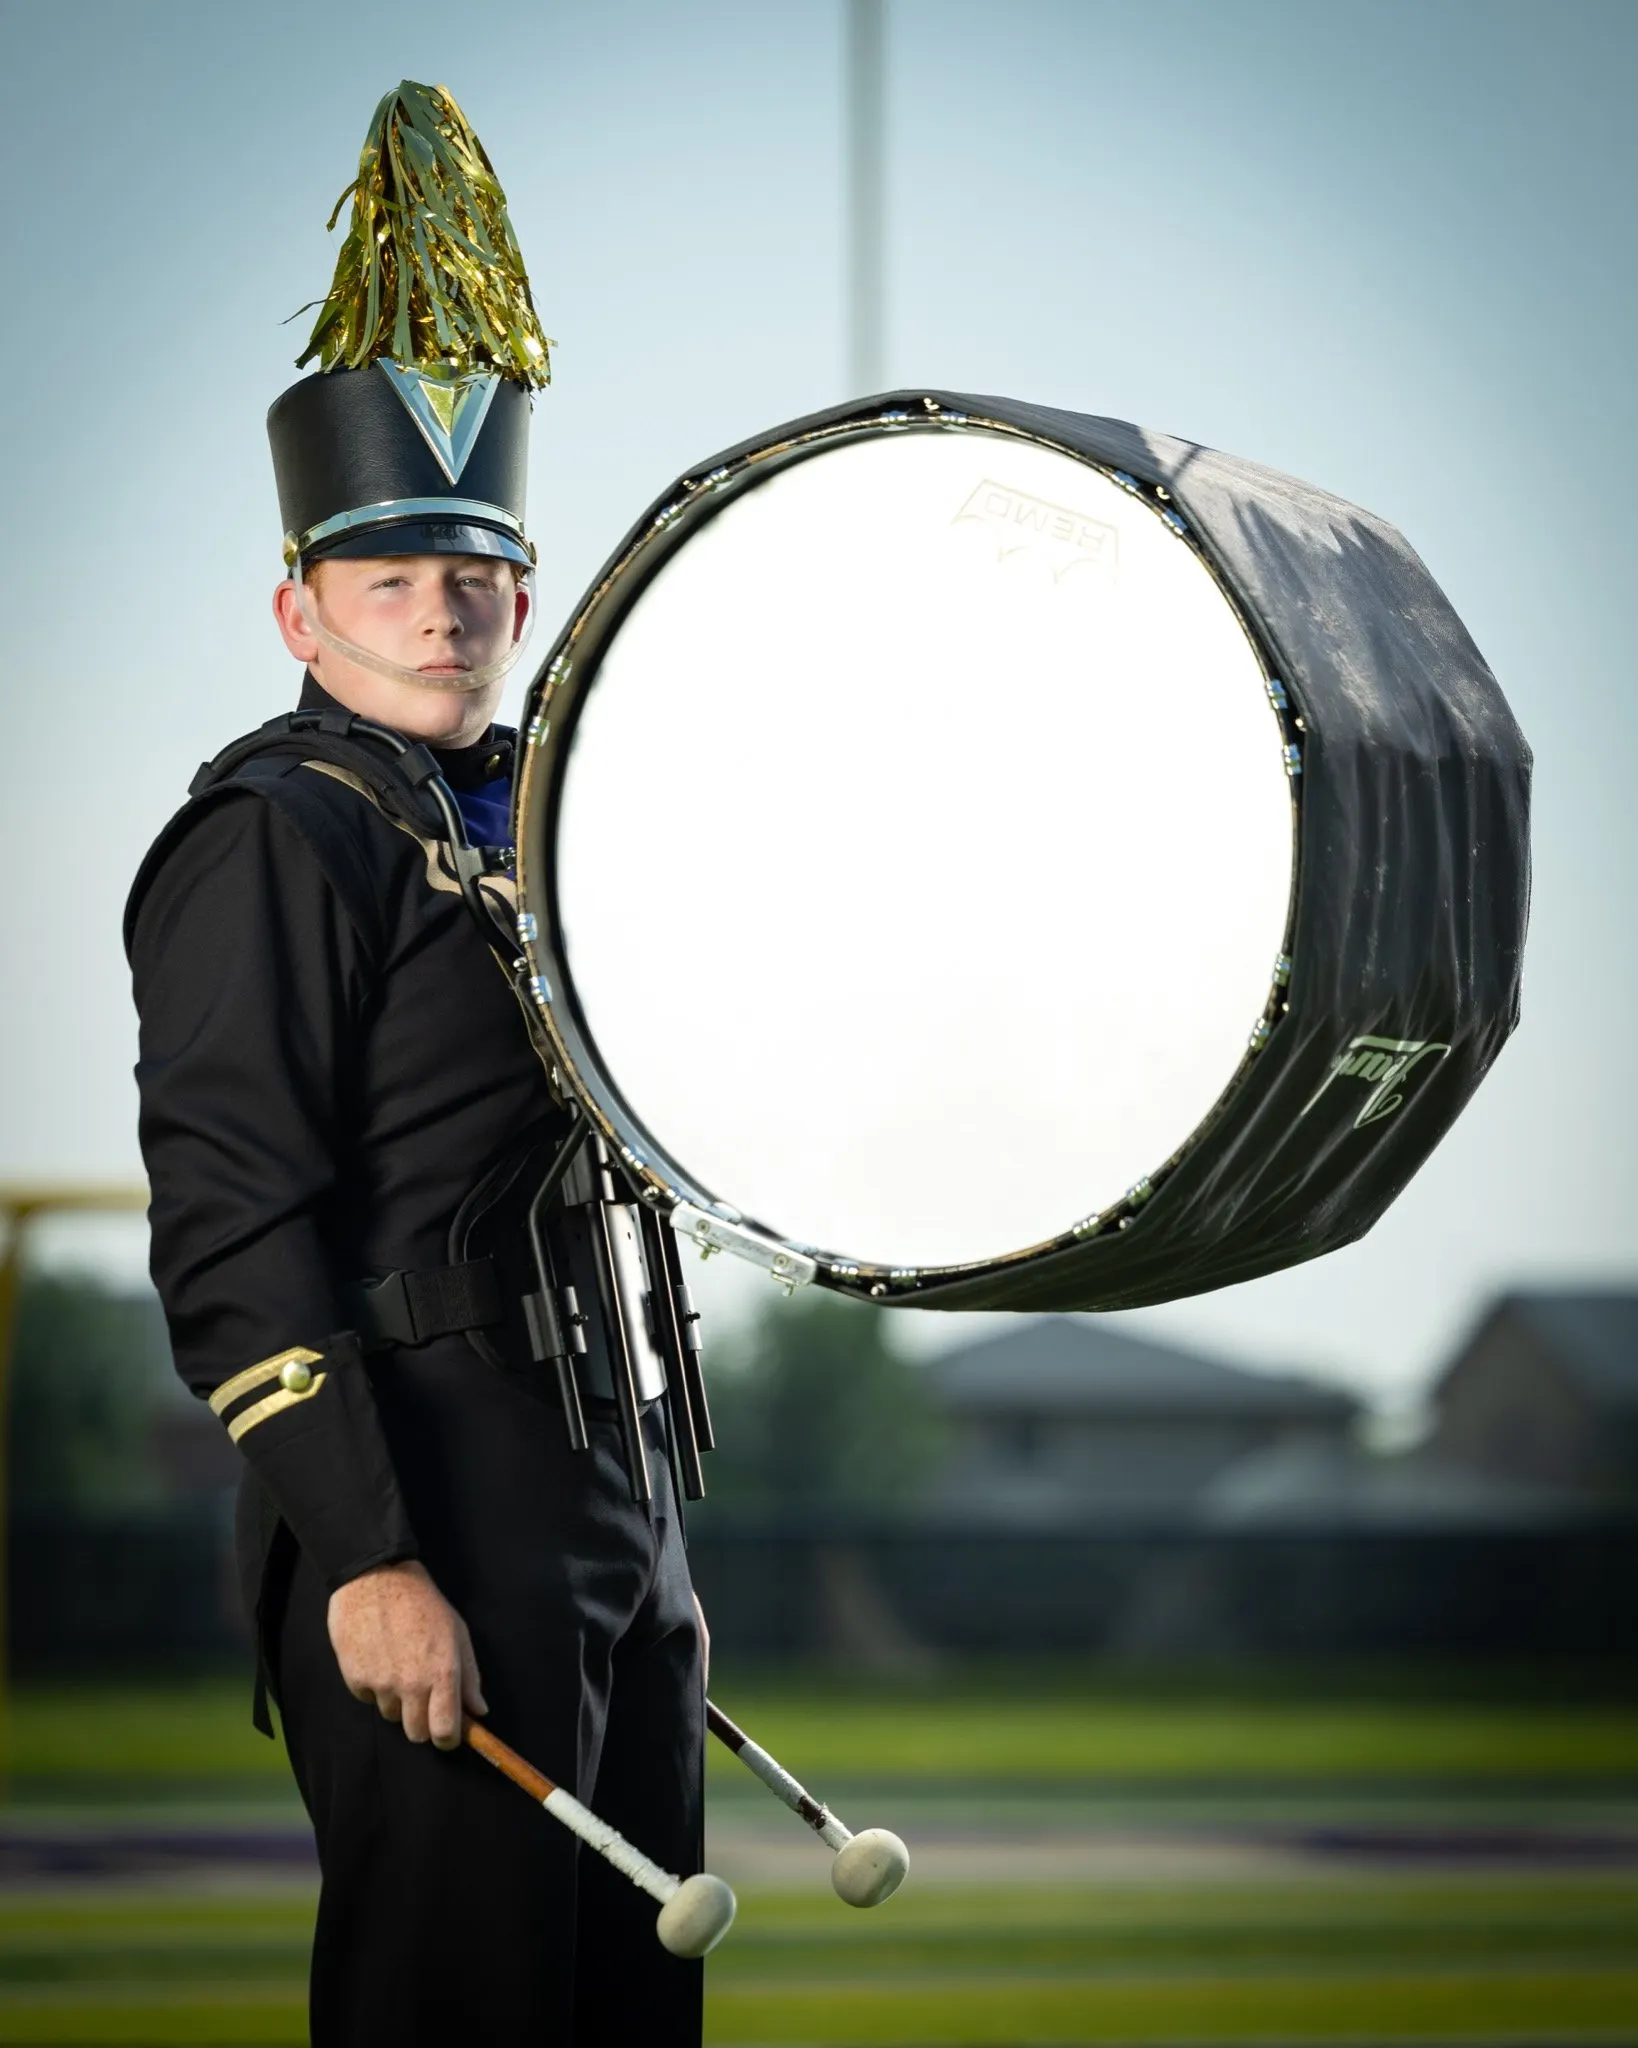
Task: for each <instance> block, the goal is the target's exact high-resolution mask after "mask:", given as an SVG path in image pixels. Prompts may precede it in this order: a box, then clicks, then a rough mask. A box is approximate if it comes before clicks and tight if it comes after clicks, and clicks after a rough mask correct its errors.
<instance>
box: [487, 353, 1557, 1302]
mask: <svg viewBox="0 0 1638 2048" xmlns="http://www.w3.org/2000/svg"><path fill="white" fill-rule="evenodd" d="M521 756H522V766H521V777H520V787H519V797H518V804H519V811H518V820H517V824H518V855H519V889H520V905H521V911H520V925H519V929H520V935H521V937H522V940H523V945H524V952H525V961H526V971H527V976H528V979H529V986H530V990H531V992H532V995H533V999H534V1001H535V1003H536V1004H537V1006H538V1009H539V1012H540V1017H541V1021H542V1024H543V1027H544V1031H545V1034H546V1036H547V1038H548V1039H549V1041H550V1045H551V1048H552V1051H553V1053H554V1055H555V1058H556V1060H557V1063H558V1066H559V1068H560V1071H561V1074H562V1077H563V1079H564V1082H565V1085H566V1087H567V1089H568V1090H569V1091H572V1093H574V1094H575V1095H577V1096H578V1097H579V1099H580V1100H581V1102H582V1103H583V1104H584V1106H585V1108H586V1110H587V1112H588V1113H589V1115H590V1117H591V1118H592V1120H593V1121H594V1123H595V1124H596V1126H597V1127H598V1128H599V1129H600V1131H601V1132H602V1134H603V1135H604V1137H605V1138H606V1139H607V1141H608V1142H609V1144H610V1146H611V1147H612V1149H613V1150H614V1151H615V1152H616V1153H617V1154H618V1156H619V1158H620V1159H621V1160H622V1161H623V1163H624V1165H625V1168H626V1171H627V1173H628V1174H629V1176H630V1178H631V1180H632V1183H633V1185H634V1186H635V1188H636V1189H637V1191H638V1193H639V1194H640V1196H641V1197H642V1198H643V1199H644V1200H646V1201H649V1202H651V1203H653V1204H654V1205H655V1206H656V1207H658V1208H661V1209H663V1210H665V1211H667V1212H669V1213H670V1214H671V1215H672V1219H673V1221H674V1223H675V1224H676V1226H677V1227H678V1229H679V1230H680V1231H682V1232H684V1233H685V1234H687V1235H689V1236H692V1237H694V1238H696V1239H697V1240H698V1241H699V1242H700V1244H701V1245H702V1246H703V1247H706V1248H711V1247H724V1248H727V1249H730V1250H737V1251H740V1252H742V1253H744V1254H745V1255H747V1256H749V1257H752V1258H754V1259H756V1260H758V1261H759V1262H760V1263H762V1264H764V1265H766V1266H768V1267H769V1268H770V1269H771V1270H773V1271H774V1272H775V1274H776V1277H779V1278H781V1279H783V1280H786V1281H801V1280H809V1279H812V1280H817V1281H818V1282H819V1283H821V1284H823V1285H826V1286H830V1287H834V1288H838V1289H841V1290H843V1291H845V1292H849V1293H856V1294H862V1295H866V1296H870V1297H873V1298H875V1299H877V1300H883V1301H887V1302H892V1303H902V1304H914V1305H921V1306H926V1307H933V1308H942V1307H948V1308H1030V1309H1038V1308H1053V1309H1090V1308H1115V1307H1131V1306H1136V1305H1138V1304H1140V1303H1145V1302H1155V1301H1163V1300H1167V1299H1171V1298H1174V1297H1176V1296H1179V1295H1184V1294H1190V1293H1195V1292H1198V1291H1200V1290H1202V1289H1205V1288H1210V1287H1217V1286H1222V1285H1224V1284H1226V1283H1228V1282H1231V1281H1239V1280H1245V1279H1248V1278H1251V1277H1252V1276H1254V1275H1256V1274H1260V1273H1267V1272H1271V1271H1273V1270H1275V1269H1276V1268H1278V1267H1281V1266H1285V1265H1288V1264H1291V1263H1293V1262H1294V1261H1297V1260H1300V1259H1306V1258H1311V1257H1313V1256H1314V1255H1315V1254H1316V1253H1319V1252H1323V1251H1327V1250H1330V1249H1331V1248H1333V1247H1334V1246H1337V1245H1340V1244H1344V1243H1346V1242H1348V1241H1349V1240H1350V1239H1352V1238H1355V1237H1357V1236H1358V1235H1359V1234H1360V1233H1361V1232H1362V1231H1364V1230H1366V1229H1367V1228H1369V1226H1370V1225H1371V1224H1372V1223H1373V1222H1374V1221H1375V1220H1376V1218H1377V1217H1378V1216H1379V1215H1380V1214H1381V1213H1382V1211H1383V1209H1384V1208H1385V1207H1386V1206H1387V1204H1388V1203H1389V1202H1390V1201H1391V1200H1392V1199H1393V1197H1394V1195H1395V1194H1397V1193H1398V1191H1399V1189H1400V1188H1401V1187H1403V1186H1404V1184H1405V1182H1406V1181H1407V1180H1408V1179H1409V1177H1410V1175H1411V1174H1412V1173H1413V1172H1414V1171H1415V1169H1416V1168H1417V1166H1419V1165H1420V1163H1421V1162H1422V1160H1423V1159H1424V1158H1425V1157H1426V1156H1427V1154H1428V1152H1429V1151H1430V1149H1431V1148H1432V1146H1433V1145H1434V1144H1435V1143H1436V1142H1437V1141H1438V1139H1439V1137H1440V1136H1441V1135H1442V1134H1443V1132H1444V1131H1445V1130H1446V1129H1447V1128H1448V1127H1449V1125H1450V1123H1451V1121H1452V1119H1453V1118H1454V1117H1455V1115H1456V1114H1457V1112H1458V1111H1459V1110H1460V1108H1461V1107H1462V1105H1463V1104H1464V1103H1465V1102H1466V1101H1467V1099H1468V1097H1469V1096H1470V1095H1471V1094H1472V1092H1473V1090H1474V1088H1475V1087H1476V1086H1477V1084H1478V1082H1479V1080H1480V1078H1481V1077H1482V1076H1483V1074H1484V1072H1485V1070H1486V1069H1487V1068H1488V1066H1489V1064H1490V1062H1491V1061H1492V1060H1493V1059H1494V1057H1495V1056H1496V1053H1497V1052H1498V1051H1499V1049H1500V1047H1501V1045H1502V1043H1503V1041H1504V1040H1505V1038H1506V1036H1507V1034H1508V1032H1509V1030H1510V1029H1511V1027H1512V1025H1513V1023H1514V1021H1515V1018H1516V1014H1517V1005H1518V979H1519V963H1520V954H1521V950H1522V944H1523V936H1524V921H1525V908H1526V901H1527V895H1528V866H1527V861H1528V856H1527V836H1526V835H1527V828H1526V815H1527V801H1528V774H1529V754H1528V749H1527V748H1526V746H1525V744H1524V742H1523V740H1522V738H1521V736H1520V734H1519V732H1518V729H1517V727H1516V726H1515V724H1514V722H1513V719H1512V717H1511V715H1510V714H1509V712H1508V709H1507V706H1506V704H1505V702H1504V701H1503V699H1502V696H1501V693H1500V691H1499V690H1498V688H1497V686H1496V683H1495V681H1494V679H1493V678H1492V676H1491V675H1490V673H1489V671H1488V669H1487V668H1486V667H1485V665H1484V663H1483V661H1482V660H1481V659H1480V657H1479V654H1478V652H1477V650H1476V649H1475V648H1474V646H1473V644H1472V642H1471V641H1470V640H1469V638H1468V636H1467V635H1466V633H1465V632H1464V631H1463V629H1462V627H1461V625H1460V623H1459V621H1458V620H1457V619H1456V617H1455V615H1454V614H1453V613H1452V611H1451V609H1450V607H1449V605H1448V604H1447V603H1446V601H1445V599H1444V598H1443V596H1442V595H1441V593H1440V592H1439V590H1438V589H1437V587H1436V586H1435V585H1434V584H1433V582H1432V580H1431V579H1430V578H1429V576H1428V574H1427V571H1426V570H1425V569H1424V568H1423V566H1422V565H1421V563H1420V562H1419V561H1418V559H1417V558H1416V556H1415V555H1414V554H1413V553H1412V552H1411V550H1410V549H1409V548H1408V546H1407V545H1406V544H1405V542H1404V541H1403V540H1402V539H1401V538H1400V536H1399V535H1398V534H1397V533H1395V532H1394V530H1393V529H1392V528H1391V527H1388V526H1386V525H1385V524H1383V523H1382V522H1381V521H1379V520H1376V519H1373V518H1372V517H1370V515H1368V514H1366V513H1363V512H1360V511H1359V510H1357V509H1356V508H1355V507H1353V506H1350V505H1346V504H1344V503H1342V502H1341V501H1339V500H1337V499H1334V498H1329V497H1326V496H1324V495H1323V494H1321V493H1320V492H1317V491H1315V490H1313V489H1311V488H1309V487H1308V486H1306V485H1303V484H1299V483H1295V482H1293V481H1291V480H1290V479H1288V478H1284V477H1280V476H1277V475H1274V474H1273V473H1271V472H1269V471H1267V470H1261V469H1257V468H1254V467H1253V466H1251V465H1250V464H1246V463H1242V462H1237V461H1234V460H1232V459H1230V458H1227V457H1224V456H1221V455H1217V454H1214V453H1212V452H1211V451H1209V450H1206V449H1201V448H1196V447H1192V446H1190V445H1188V444H1186V443H1183V442H1178V441H1173V440H1169V439H1166V438H1165V437H1162V436H1159V435H1154V434H1148V433H1145V432H1142V431H1140V430H1139V429H1136V428H1134V427H1130V426H1127V425H1124V424H1122V423H1121V422H1118V421H1112V420H1101V419H1091V418H1082V417H1079V416H1076V415H1072V414H1066V413H1059V412H1050V411H1045V410H1042V409H1040V408H1037V407H1032V406H1027V405H1021V404H1017V403H1014V402H1012V401H1008V400H1001V399H987V398H974V397H964V396H961V395H959V394H956V393H951V392H923V391H916V392H906V393H898V394H895V395H894V396H893V397H891V398H888V399H875V400H871V401H868V402H866V403H864V404H861V405H857V406H853V407H843V408H838V409H837V410H835V411H832V412H829V413H823V414H819V415H816V416H814V417H812V418H810V419H805V420H799V421H797V422H795V423H793V424H791V425H788V426H784V427H781V428H778V429H777V430H775V431H774V432H773V433H771V434H768V435H765V436H762V437H760V438H759V439H757V440H756V441H753V442H747V443H746V444H744V445H743V446H742V447H739V448H735V449H732V450H730V451H729V452H728V453H726V454H724V455H721V456H718V457H716V458H715V459H713V460H712V461H710V462H707V463H703V464H701V465H699V466H698V467H697V468H696V469H694V470H693V471H691V472H690V473H689V474H688V475H687V476H686V477H684V478H682V479H680V480H679V481H678V483H677V484H675V485H674V486H673V488H672V489H671V490H669V491H668V492H667V493H666V494H665V496H664V497H663V498H662V499H661V500H660V501H659V502H658V503H657V504H656V505H655V506H654V507H653V508H652V509H651V510H650V512H649V513H648V514H647V515H646V516H645V517H644V519H643V520H642V522H641V523H640V524H639V525H638V526H637V527H636V528H635V529H634V530H633V532H632V533H631V534H630V536H629V537H628V538H627V540H626V542H625V543H624V545H623V546H622V547H621V549H620V551H619V552H618V554H617V555H616V556H615V557H614V558H613V560H612V561H611V562H610V563H609V564H608V566H607V568H606V569H605V570H604V572H603V573H602V575H600V576H599V578H598V580H597V582H596V584H595V585H594V587H593V588H592V590H591V591H590V592H589V593H588V595H587V597H586V598H585V599H584V601H583V602H582V604H581V606H580V607H579V609H578V611H577V612H576V614H575V616H574V618H573V619H572V620H571V622H570V624H569V625H568V627H567V628H566V630H565V631H564V632H563V634H562V635H561V636H560V638H559V639H558V641H557V643H556V644H555V646H554V647H553V649H552V651H551V653H550V654H549V655H548V657H547V659H546V661H545V663H544V664H543V666H542V669H541V671H540V674H539V675H538V676H537V678H536V680H535V682H534V684H533V686H532V689H531V693H530V697H529V702H528V706H527V709H526V712H525V723H524V744H523V747H522V750H521Z"/></svg>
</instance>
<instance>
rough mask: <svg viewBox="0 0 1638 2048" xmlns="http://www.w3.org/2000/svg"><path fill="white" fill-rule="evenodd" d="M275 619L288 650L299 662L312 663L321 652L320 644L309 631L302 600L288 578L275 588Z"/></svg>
mask: <svg viewBox="0 0 1638 2048" xmlns="http://www.w3.org/2000/svg"><path fill="white" fill-rule="evenodd" d="M273 617H274V620H275V622H276V623H277V625H278V628H279V637H280V639H282V640H283V642H284V644H285V647H286V649H287V650H288V651H289V652H290V653H291V654H292V655H294V656H295V658H296V660H297V661H300V662H307V663H311V662H312V661H313V659H314V657H315V656H316V655H317V653H318V651H319V647H318V642H317V641H316V640H315V639H314V638H313V635H312V634H311V633H310V632H309V631H308V630H307V621H306V620H305V619H304V618H303V617H302V613H301V599H300V597H299V595H298V593H297V590H296V586H295V584H294V583H293V582H292V581H291V579H290V578H289V577H288V576H287V577H285V579H284V581H283V582H282V583H278V584H275V585H274V587H273Z"/></svg>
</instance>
